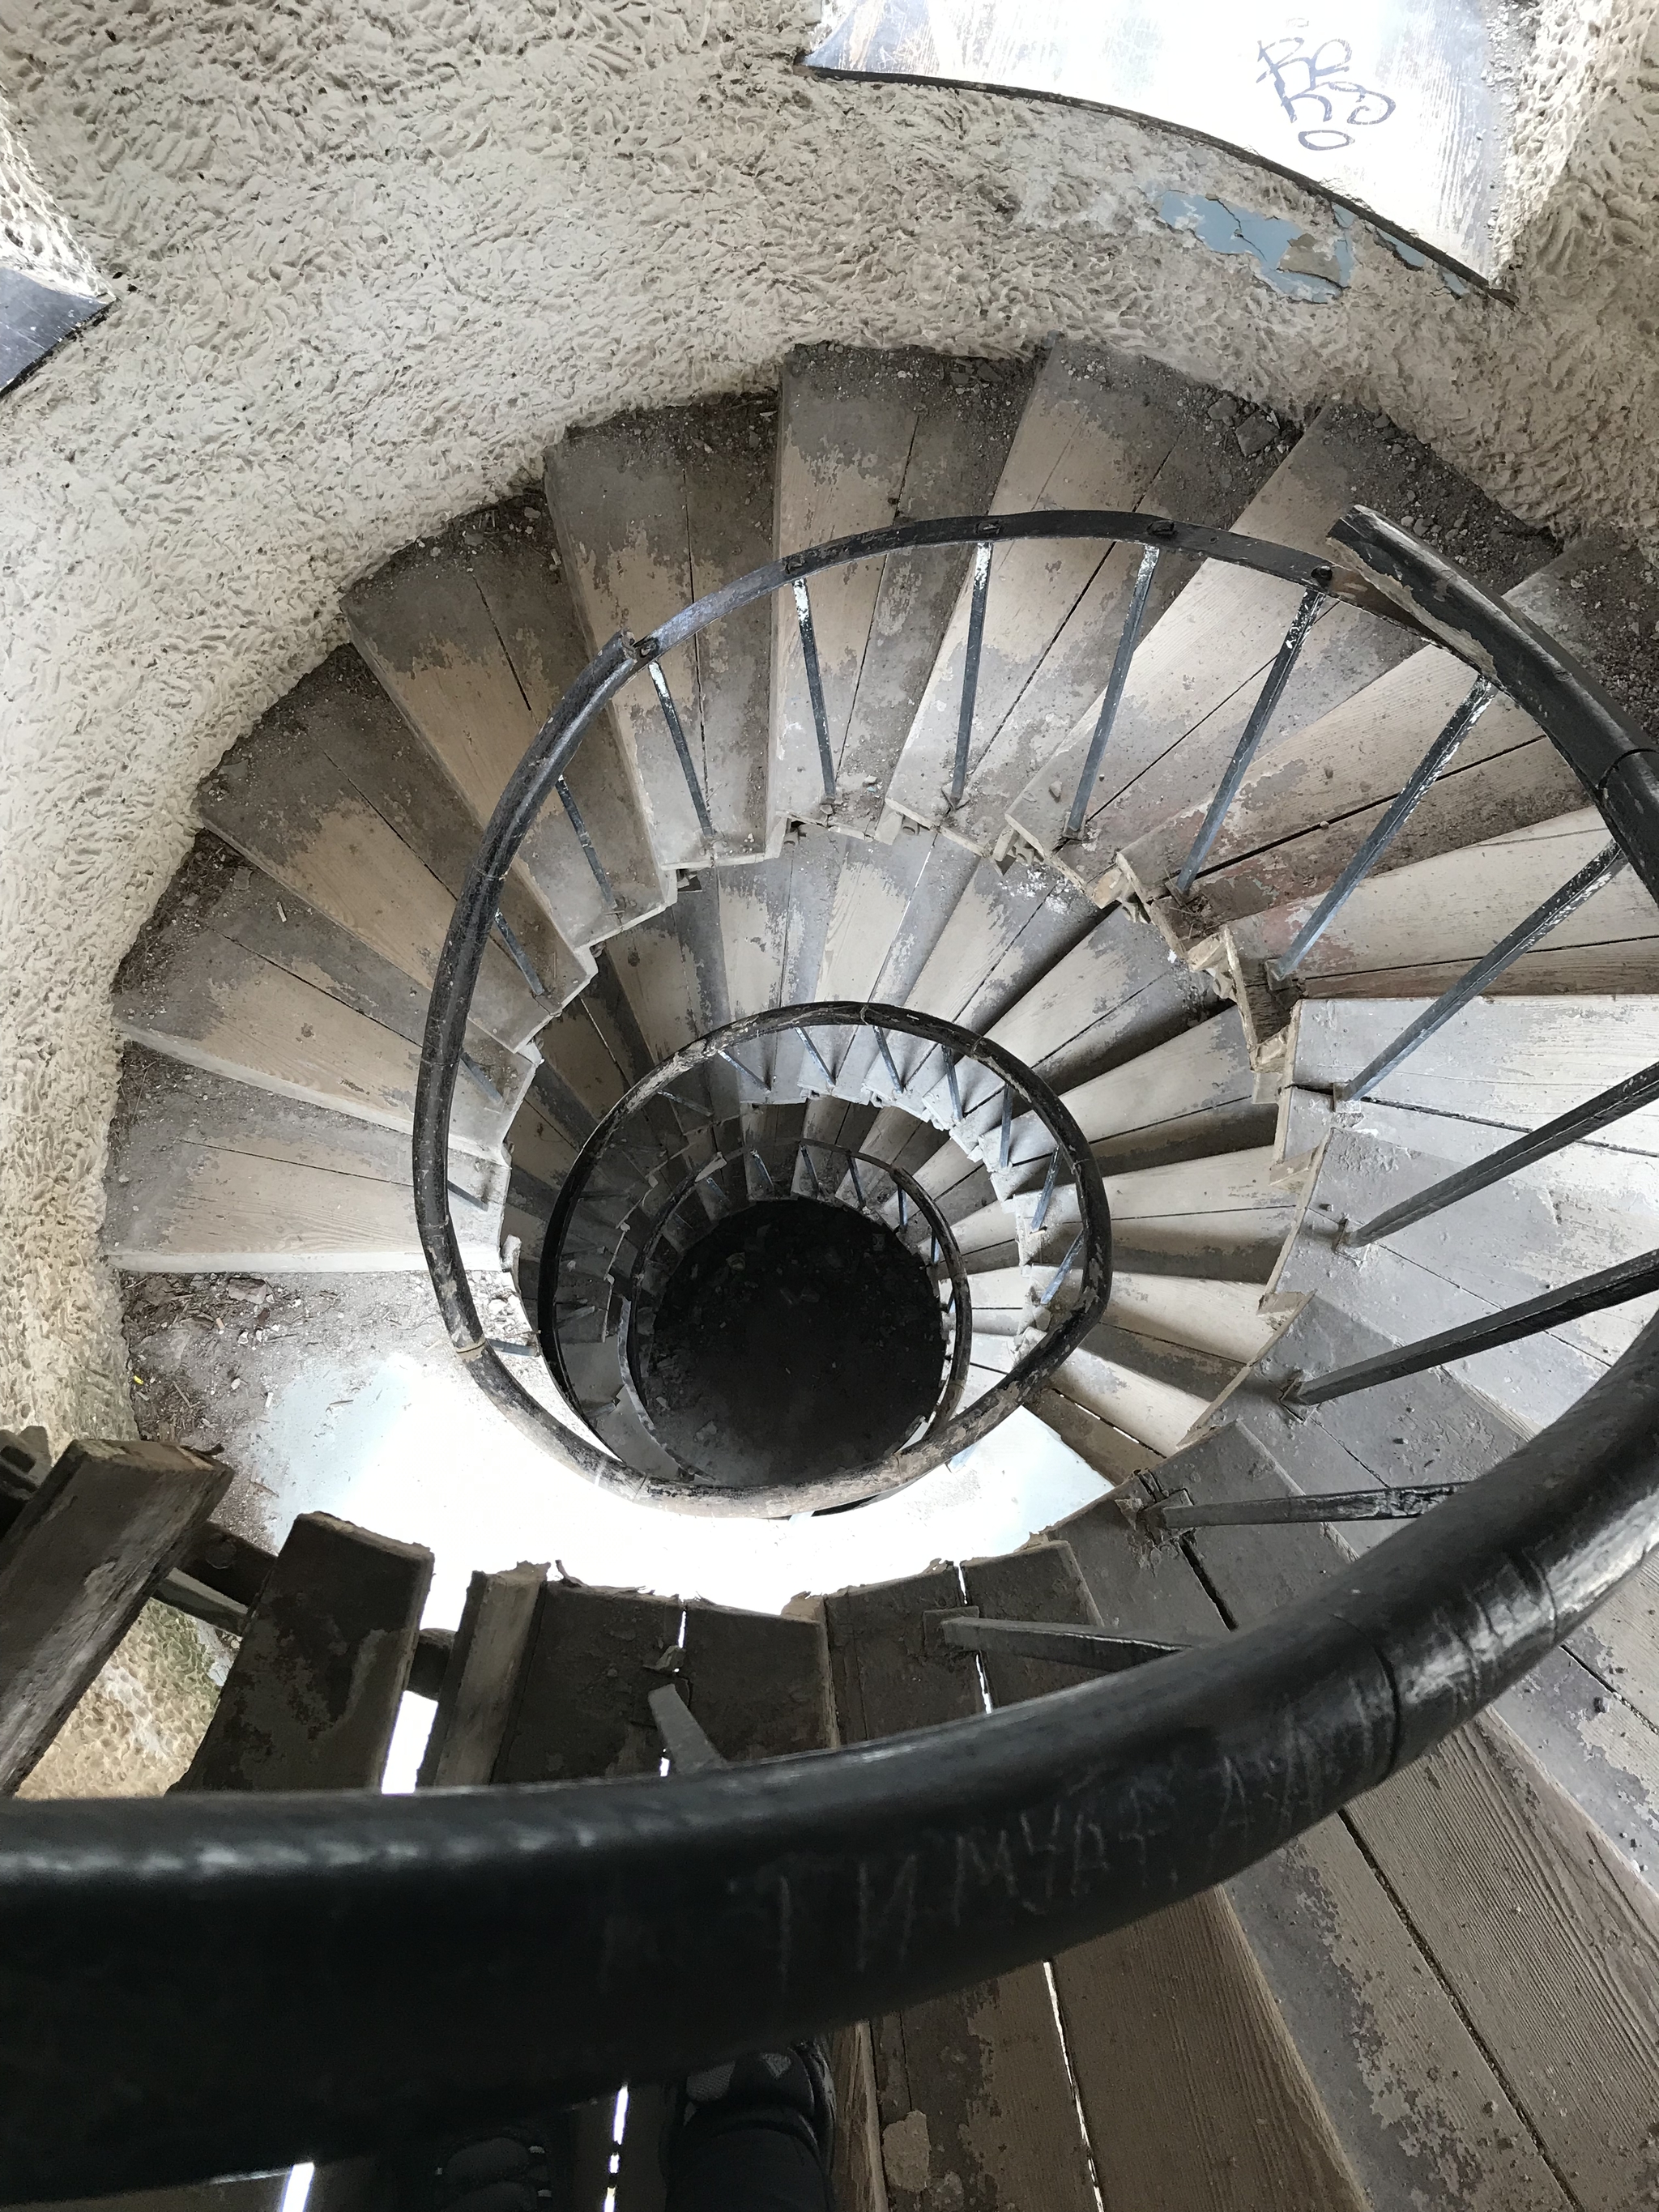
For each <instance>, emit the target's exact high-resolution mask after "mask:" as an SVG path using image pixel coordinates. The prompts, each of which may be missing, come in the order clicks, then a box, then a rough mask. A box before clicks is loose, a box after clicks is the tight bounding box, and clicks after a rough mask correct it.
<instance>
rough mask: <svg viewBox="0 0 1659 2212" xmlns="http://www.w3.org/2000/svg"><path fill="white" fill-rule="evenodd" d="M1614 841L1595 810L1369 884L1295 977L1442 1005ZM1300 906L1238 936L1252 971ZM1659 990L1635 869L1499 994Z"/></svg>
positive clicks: (1507, 979) (1279, 945)
mask: <svg viewBox="0 0 1659 2212" xmlns="http://www.w3.org/2000/svg"><path fill="white" fill-rule="evenodd" d="M1608 842H1610V839H1609V833H1608V830H1607V824H1606V823H1604V822H1603V820H1602V819H1601V815H1600V814H1599V813H1598V812H1597V811H1595V809H1594V808H1578V809H1575V810H1574V811H1572V812H1571V813H1568V814H1564V815H1554V816H1552V817H1550V818H1549V819H1548V820H1547V821H1543V822H1538V823H1533V824H1531V825H1530V826H1529V827H1528V828H1527V829H1516V830H1514V831H1511V832H1510V833H1509V834H1508V835H1506V836H1500V837H1492V838H1485V839H1482V840H1481V841H1480V842H1479V843H1477V844H1471V845H1466V846H1464V847H1462V848H1461V849H1460V850H1459V851H1457V852H1454V853H1442V854H1437V855H1436V856H1435V857H1434V858H1432V859H1431V860H1414V861H1413V862H1412V863H1411V864H1410V865H1409V866H1406V867H1401V868H1396V869H1395V871H1394V872H1392V873H1391V874H1389V875H1384V876H1373V877H1370V878H1367V880H1366V881H1365V882H1364V883H1363V884H1360V885H1359V887H1358V890H1356V891H1355V892H1354V894H1353V896H1352V898H1351V899H1350V900H1349V901H1348V902H1347V904H1346V906H1345V907H1344V908H1343V909H1342V911H1341V913H1340V915H1337V917H1336V918H1335V920H1334V921H1333V922H1332V923H1331V926H1330V927H1329V928H1328V930H1327V931H1326V932H1325V934H1324V935H1323V936H1322V938H1321V939H1320V940H1319V942H1318V944H1317V945H1315V946H1314V947H1313V949H1312V951H1310V953H1309V955H1308V957H1307V958H1306V959H1305V960H1304V962H1303V963H1302V964H1301V966H1300V968H1299V969H1297V981H1298V982H1299V983H1300V985H1301V986H1302V987H1303V989H1304V991H1305V992H1306V993H1307V994H1308V995H1309V996H1310V997H1315V998H1318V997H1322V996H1325V995H1328V994H1331V995H1335V994H1341V995H1348V994H1353V995H1359V996H1364V997H1368V998H1382V997H1389V998H1412V997H1419V996H1422V997H1430V998H1432V997H1434V996H1437V994H1439V993H1440V992H1441V991H1443V990H1444V989H1445V988H1446V987H1447V986H1448V985H1449V984H1451V983H1454V982H1455V981H1457V980H1458V978H1459V977H1460V976H1461V975H1463V974H1464V972H1465V971H1466V970H1467V969H1469V968H1470V967H1472V966H1473V965H1474V963H1475V962H1476V961H1477V960H1479V959H1480V958H1482V957H1484V956H1485V955H1486V953H1487V952H1489V951H1491V950H1492V947H1493V946H1494V945H1496V944H1498V942H1499V940H1500V939H1502V938H1504V936H1506V935H1507V934H1508V933H1509V932H1510V930H1512V929H1513V928H1514V927H1516V924H1517V923H1519V922H1521V921H1524V920H1525V919H1526V917H1527V916H1528V915H1529V914H1531V913H1532V912H1533V911H1534V908H1537V907H1539V906H1541V905H1542V904H1543V902H1544V901H1545V900H1546V899H1547V898H1549V897H1550V896H1552V895H1553V893H1554V892H1555V891H1557V890H1559V889H1560V888H1561V886H1562V885H1563V884H1565V883H1566V882H1568V881H1569V880H1570V878H1571V877H1572V876H1574V875H1575V874H1577V872H1578V870H1579V869H1580V868H1582V867H1583V866H1584V865H1585V864H1586V862H1587V861H1589V860H1592V859H1594V857H1595V854H1598V853H1599V852H1601V850H1602V848H1604V847H1605V846H1606V845H1607V843H1608ZM1314 903H1315V902H1312V901H1310V900H1306V899H1303V900H1297V901H1296V902H1293V903H1292V904H1291V905H1289V906H1283V907H1277V908H1273V910H1272V911H1271V912H1267V913H1262V914H1255V915H1249V916H1248V917H1247V918H1246V919H1245V920H1243V921H1241V922H1239V923H1237V925H1236V926H1234V927H1232V929H1231V932H1230V934H1231V938H1232V939H1233V942H1234V944H1235V945H1237V951H1238V956H1239V957H1240V959H1241V960H1242V961H1243V962H1244V963H1247V964H1249V965H1252V966H1259V965H1260V963H1262V962H1263V961H1266V960H1268V959H1272V958H1274V957H1277V956H1278V955H1279V953H1282V952H1283V951H1285V950H1286V949H1287V947H1288V946H1289V945H1290V943H1291V939H1292V938H1293V937H1294V936H1295V934H1296V933H1297V930H1298V929H1299V928H1300V927H1301V926H1302V924H1303V922H1304V921H1305V920H1306V919H1307V917H1308V915H1310V913H1311V912H1312V910H1313V905H1314ZM1656 988H1659V914H1656V912H1655V909H1654V903H1653V900H1652V898H1651V896H1650V894H1649V893H1648V891H1647V890H1645V889H1644V886H1643V884H1642V883H1641V881H1640V879H1639V878H1638V877H1637V876H1636V875H1635V874H1634V873H1633V872H1632V871H1631V870H1630V869H1628V868H1626V869H1623V870H1621V871H1620V873H1619V874H1618V875H1617V876H1615V877H1614V878H1613V880H1612V882H1610V883H1608V884H1606V885H1604V887H1603V888H1602V889H1601V890H1599V891H1597V892H1596V893H1595V896H1593V897H1591V898H1589V899H1588V900H1587V901H1586V902H1585V903H1584V904H1583V906H1581V907H1580V908H1578V910H1577V913H1576V914H1573V915H1569V917H1568V918H1567V920H1566V921H1564V922H1562V923H1561V924H1560V925H1559V927H1557V928H1555V929H1554V930H1553V931H1552V932H1551V933H1550V934H1549V935H1548V936H1547V938H1545V939H1543V941H1542V942H1541V944H1540V945H1538V946H1537V948H1536V949H1535V950H1534V951H1530V952H1527V953H1524V954H1522V957H1521V958H1520V959H1519V960H1517V961H1516V962H1515V963H1514V964H1513V965H1512V966H1511V967H1510V968H1509V969H1507V970H1506V971H1505V972H1504V974H1503V975H1501V976H1499V977H1498V978H1497V979H1496V980H1495V981H1494V982H1493V983H1492V986H1491V990H1492V994H1495V995H1507V994H1511V993H1528V994H1530V993H1536V992H1540V991H1542V992H1572V991H1579V992H1586V993H1604V992H1613V991H1633V992H1652V991H1653V990H1655V989H1656Z"/></svg>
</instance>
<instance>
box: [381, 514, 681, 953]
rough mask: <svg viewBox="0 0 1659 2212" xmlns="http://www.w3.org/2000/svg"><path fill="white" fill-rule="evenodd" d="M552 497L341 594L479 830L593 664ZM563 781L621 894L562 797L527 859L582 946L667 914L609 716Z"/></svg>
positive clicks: (449, 536)
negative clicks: (547, 508)
mask: <svg viewBox="0 0 1659 2212" xmlns="http://www.w3.org/2000/svg"><path fill="white" fill-rule="evenodd" d="M539 505H540V503H539V502H538V501H534V500H526V501H510V502H508V503H507V506H506V507H504V508H500V509H496V508H488V507H486V508H483V509H481V510H480V511H479V512H478V513H476V514H471V515H466V516H464V517H463V518H462V519H461V520H459V522H456V523H453V524H452V525H451V526H450V527H449V528H448V529H447V531H445V532H443V533H442V535H441V537H439V538H436V539H435V540H434V541H433V542H432V543H431V544H415V545H412V546H410V547H408V548H406V549H405V550H404V551H403V552H401V553H399V554H398V555H397V556H396V557H395V558H394V559H393V560H392V561H390V562H387V564H386V567H385V568H381V569H380V570H378V571H377V572H376V573H375V574H374V575H373V576H370V577H368V578H367V579H366V580H364V581H363V582H362V583H361V584H358V585H356V586H354V587H353V588H352V590H350V591H349V592H347V594H346V597H345V599H344V602H343V607H344V613H345V617H346V623H347V627H348V628H349V630H350V632H351V635H352V639H353V641H354V643H355V644H356V647H357V649H358V651H359V652H360V653H362V656H363V659H365V660H366V661H367V662H368V665H369V666H370V668H372V669H373V670H374V673H375V675H376V676H377V677H378V678H380V683H381V684H383V685H384V687H385V689H386V692H387V694H388V696H390V697H391V698H392V700H394V701H395V702H396V703H397V705H398V708H400V709H401V710H402V712H403V714H404V716H405V718H406V719H407V720H408V722H409V724H410V727H411V728H412V729H413V730H415V732H416V733H417V735H418V736H419V737H420V738H422V740H423V741H424V743H425V744H427V746H428V748H429V749H430V750H431V752H432V754H433V757H435V760H436V761H437V762H438V763H439V765H440V766H441V768H442V769H443V770H444V772H445V774H446V775H447V776H448V778H449V780H450V781H451V783H452V784H453V786H454V788H455V790H456V791H457V792H458V793H459V795H460V799H461V801H462V804H463V805H464V806H465V809H466V810H467V811H468V812H470V813H471V817H472V818H473V820H474V822H475V823H477V824H478V825H479V826H480V827H482V826H483V824H484V823H487V822H488V821H489V817H490V816H491V814H492V813H493V812H494V811H495V802H496V800H497V799H499V798H500V797H501V791H502V789H503V787H505V785H506V784H507V781H508V779H509V777H510V776H511V775H512V774H513V770H514V769H516V768H517V767H518V765H519V763H520V759H521V758H522V757H523V755H524V754H525V752H526V750H527V749H528V748H529V745H530V744H531V741H532V738H534V737H535V735H536V732H537V731H538V729H539V727H540V726H541V725H542V723H543V721H544V720H545V718H546V716H547V715H548V714H549V713H550V711H551V709H552V708H553V707H554V705H555V704H556V702H557V701H558V699H559V698H560V696H562V694H563V692H564V691H565V690H567V689H568V686H569V685H570V684H571V683H572V682H574V679H575V678H576V677H577V676H578V675H580V672H581V671H582V669H583V668H584V666H585V665H586V662H587V660H588V659H589V651H588V647H587V644H586V640H585V639H584V637H583V636H582V635H581V630H580V623H578V621H577V617H576V613H575V609H574V606H573V605H572V604H571V599H570V593H569V590H568V586H567V585H566V583H565V581H564V580H563V578H562V575H561V574H560V573H559V565H558V561H557V556H556V552H555V550H554V547H553V544H552V540H551V535H550V531H549V527H548V523H547V518H546V515H545V513H544V512H538V509H539ZM565 782H566V785H567V787H568V790H569V792H570V794H571V797H572V799H573V800H574V803H575V806H576V810H577V811H578V813H579V814H580V816H581V818H582V823H583V826H584V828H585V829H586V832H587V834H588V836H589V837H590V838H591V839H592V844H593V848H594V850H595V852H596V854H597V855H598V857H599V863H600V866H601V867H602V868H603V869H604V871H605V876H606V878H607V881H608V883H609V886H610V893H609V895H607V893H606V890H605V888H604V886H602V885H601V884H600V883H599V878H598V876H597V875H596V873H595V872H594V870H593V868H592V866H591V865H590V863H589V860H588V859H587V856H586V853H585V852H584V849H583V847H582V844H581V842H580V838H579V836H578V834H577V832H576V829H575V827H574V823H572V821H571V820H570V818H569V816H568V812H567V811H566V809H565V808H564V806H563V805H562V803H561V802H560V800H559V799H558V797H557V796H556V794H555V795H552V796H550V798H549V800H548V803H547V804H546V805H545V806H544V808H543V809H542V811H541V813H540V815H539V816H538V818H537V821H536V823H535V824H534V826H533V827H532V829H531V831H530V834H529V836H527V837H526V840H525V842H524V844H523V846H522V848H520V860H521V862H522V865H523V868H524V872H525V875H526V879H527V880H528V881H529V882H530V883H531V884H533V885H534V887H535V890H536V891H537V894H538V896H539V898H540V900H541V902H542V905H543V907H544V909H545V911H546V913H547V915H548V918H549V920H550V921H551V922H552V923H553V925H554V927H556V929H557V930H558V932H559V934H560V935H561V936H562V938H563V939H564V940H565V941H566V943H567V944H568V945H574V946H577V947H582V946H586V945H592V944H593V943H594V942H596V941H597V940H598V939H600V938H603V937H609V936H611V935H612V934H614V933H615V932H616V931H617V930H618V929H620V928H622V927H624V926H625V925H626V923H627V922H628V921H629V920H632V919H636V918H637V917H638V916H639V915H641V914H649V913H654V912H655V911H656V909H657V908H659V906H660V905H661V904H662V902H663V895H664V894H663V885H662V882H661V879H660V878H659V875H658V872H657V869H656V866H655V864H654V862H653V860H652V859H651V855H650V853H649V849H648V847H647V842H646V838H645V834H644V823H643V815H642V812H641V797H640V793H639V792H638V789H637V787H636V786H635V781H634V777H633V772H632V769H631V767H630V765H629V763H628V761H627V760H626V759H625V758H624V757H623V750H622V747H621V745H620V744H619V741H618V739H617V732H616V728H615V725H614V724H613V723H612V721H611V719H610V717H609V716H608V715H602V716H600V717H599V719H598V720H596V721H595V722H594V723H593V724H592V726H590V727H589V728H588V730H587V731H586V732H585V734H584V736H583V738H582V741H581V744H580V746H579V747H578V748H577V750H576V753H575V756H574V758H573V760H572V761H571V763H570V764H569V767H568V769H567V771H566V775H565ZM613 898H614V901H615V903H614V905H613V903H612V899H613Z"/></svg>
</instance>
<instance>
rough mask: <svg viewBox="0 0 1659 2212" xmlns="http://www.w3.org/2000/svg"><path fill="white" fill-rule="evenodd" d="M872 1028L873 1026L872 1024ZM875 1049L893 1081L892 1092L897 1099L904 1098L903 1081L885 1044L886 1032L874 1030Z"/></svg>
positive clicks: (890, 1050) (889, 1048) (889, 1049)
mask: <svg viewBox="0 0 1659 2212" xmlns="http://www.w3.org/2000/svg"><path fill="white" fill-rule="evenodd" d="M873 1026H874V1025H873V1024H872V1027H873ZM876 1047H877V1049H878V1051H879V1053H880V1054H881V1056H882V1059H883V1060H884V1061H885V1063H886V1066H887V1073H889V1075H890V1076H891V1077H892V1079H893V1088H894V1090H895V1091H897V1093H898V1095H899V1097H901V1098H902V1097H903V1096H904V1079H903V1077H902V1075H901V1074H900V1073H899V1072H898V1069H897V1067H896V1066H895V1065H894V1060H893V1054H892V1048H891V1047H890V1045H889V1043H888V1042H887V1032H886V1030H882V1029H878V1030H876Z"/></svg>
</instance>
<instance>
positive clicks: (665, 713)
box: [651, 660, 714, 858]
mask: <svg viewBox="0 0 1659 2212" xmlns="http://www.w3.org/2000/svg"><path fill="white" fill-rule="evenodd" d="M651 681H652V684H653V686H654V687H655V690H656V694H657V700H658V703H659V705H660V707H661V708H662V718H663V720H664V721H665V722H666V723H667V725H668V734H669V736H670V737H671V738H672V739H673V740H674V750H675V751H676V752H677V753H678V755H679V759H680V773H681V774H682V775H684V778H685V787H686V789H687V790H688V791H689V792H690V794H691V804H692V805H693V806H694V807H696V811H697V826H698V828H699V829H701V830H702V834H703V836H705V837H706V838H707V839H708V851H709V855H710V857H711V858H712V857H713V854H714V821H713V818H712V817H711V816H710V814H709V811H708V800H707V799H705V798H704V797H703V795H702V785H701V784H700V783H699V782H698V781H697V771H696V769H695V768H694V767H693V766H692V764H691V748H690V745H689V744H687V743H686V738H685V731H684V727H683V726H682V725H681V722H680V710H679V708H678V707H677V706H676V705H675V704H674V695H673V693H672V692H671V690H669V688H668V678H666V677H665V675H664V674H663V672H662V663H661V661H659V660H653V662H652V663H651Z"/></svg>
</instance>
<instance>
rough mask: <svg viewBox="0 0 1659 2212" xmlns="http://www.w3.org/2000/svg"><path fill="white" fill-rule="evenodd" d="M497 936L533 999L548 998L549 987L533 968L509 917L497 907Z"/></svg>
mask: <svg viewBox="0 0 1659 2212" xmlns="http://www.w3.org/2000/svg"><path fill="white" fill-rule="evenodd" d="M495 934H496V935H497V936H498V937H499V938H500V939H501V943H502V944H503V945H505V946H506V947H507V958H508V959H509V960H510V961H511V962H512V963H513V966H514V967H515V968H516V969H518V971H519V973H520V975H522V976H523V977H524V980H525V981H526V983H527V984H528V985H529V986H530V995H531V997H532V999H544V998H545V997H546V996H547V986H546V984H545V983H544V982H543V981H542V979H541V977H540V976H539V975H538V974H537V973H536V970H535V969H534V968H533V967H532V964H531V960H530V955H529V954H528V953H527V952H526V951H525V949H524V946H523V945H521V944H520V942H519V938H518V934H517V933H516V931H515V930H514V929H513V926H512V924H511V923H510V922H509V921H507V916H506V915H504V914H503V913H502V912H501V908H500V907H497V908H496V909H495Z"/></svg>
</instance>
